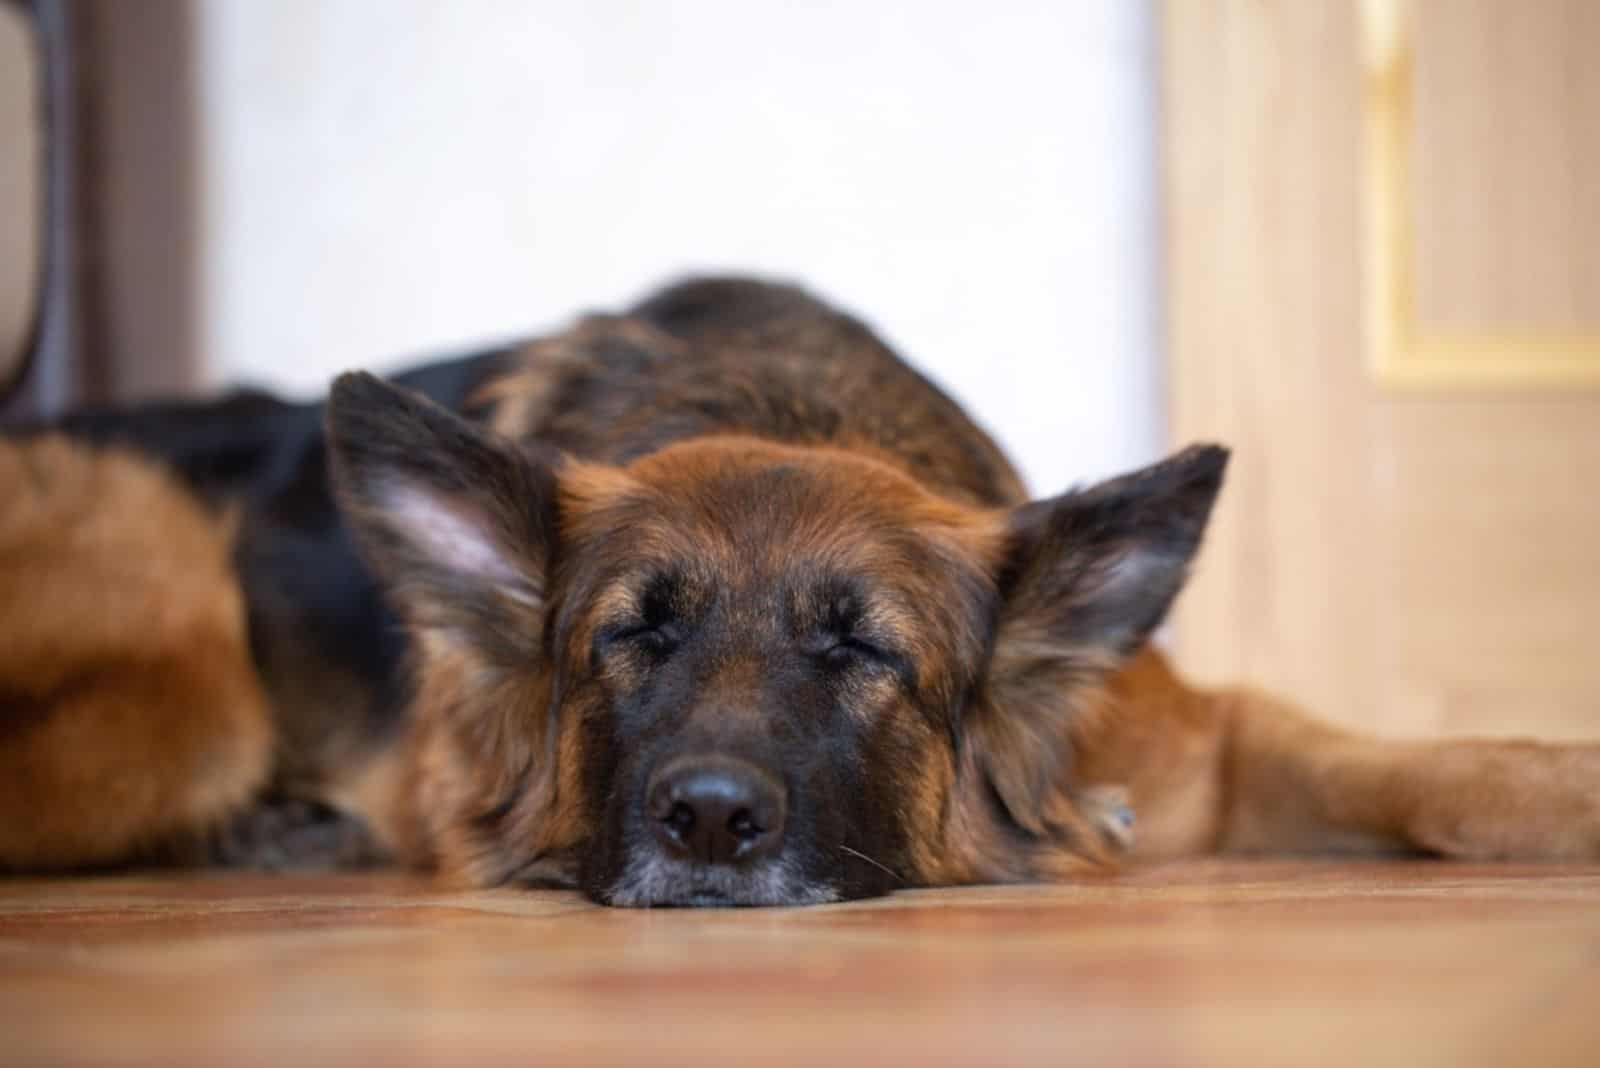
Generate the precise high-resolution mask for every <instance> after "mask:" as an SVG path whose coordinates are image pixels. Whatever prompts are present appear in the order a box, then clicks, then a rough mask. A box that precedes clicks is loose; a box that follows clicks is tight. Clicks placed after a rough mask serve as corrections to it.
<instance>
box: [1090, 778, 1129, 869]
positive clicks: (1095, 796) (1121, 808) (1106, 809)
mask: <svg viewBox="0 0 1600 1068" xmlns="http://www.w3.org/2000/svg"><path fill="white" fill-rule="evenodd" d="M1076 800H1077V802H1078V808H1079V809H1080V810H1081V811H1082V812H1083V814H1084V816H1085V817H1087V818H1088V820H1089V823H1090V825H1091V826H1093V827H1094V829H1095V830H1096V831H1098V832H1100V838H1101V840H1102V841H1104V842H1105V844H1106V845H1107V846H1108V847H1110V848H1111V849H1112V850H1113V851H1115V852H1117V853H1130V852H1132V851H1133V843H1134V829H1135V827H1136V825H1137V822H1138V821H1137V819H1136V818H1135V817H1134V813H1133V804H1132V802H1131V800H1130V798H1129V796H1128V788H1127V787H1126V786H1111V785H1099V786H1089V787H1085V788H1084V789H1082V790H1080V791H1078V793H1077V795H1076Z"/></svg>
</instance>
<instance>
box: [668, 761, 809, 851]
mask: <svg viewBox="0 0 1600 1068" xmlns="http://www.w3.org/2000/svg"><path fill="white" fill-rule="evenodd" d="M645 798H646V800H645V804H646V806H647V808H648V810H649V817H650V823H651V825H652V826H654V828H655V832H656V839H657V840H658V841H659V842H660V843H661V844H662V846H663V847H665V849H666V850H667V852H669V853H674V854H677V855H678V856H682V857H692V858H694V859H696V860H699V861H702V862H704V863H706V864H729V863H732V862H734V861H743V860H753V859H755V858H756V857H760V856H763V855H765V854H767V853H771V852H772V851H773V850H774V849H776V848H777V845H778V842H779V840H781V839H782V838H783V823H784V817H785V816H787V814H788V807H789V806H788V803H787V799H786V798H785V796H784V789H783V784H782V783H781V782H779V781H778V780H777V778H776V777H775V776H773V775H772V774H770V773H769V772H767V771H764V770H763V769H761V768H759V767H757V766H755V765H754V764H751V763H748V762H747V761H743V760H739V759H737V758H736V757H726V756H709V757H702V756H691V757H679V758H678V759H676V760H672V761H670V762H668V763H667V764H666V765H665V766H663V767H661V768H660V769H658V770H657V771H656V773H655V774H654V775H652V776H651V777H650V785H649V788H648V789H647V790H646V791H645Z"/></svg>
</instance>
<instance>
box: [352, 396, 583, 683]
mask: <svg viewBox="0 0 1600 1068" xmlns="http://www.w3.org/2000/svg"><path fill="white" fill-rule="evenodd" d="M327 430H328V441H329V447H330V453H331V458H332V469H333V476H334V485H335V490H336V492H337V495H338V500H339V504H340V507H341V510H342V511H343V512H344V515H345V518H346V520H347V521H348V522H349V524H350V527H351V529H352V531H353V532H354V534H355V537H356V540H357V542H358V544H359V545H360V547H361V550H362V555H363V556H364V557H365V558H366V560H367V562H368V563H369V564H370V565H371V566H372V567H373V568H374V570H375V571H376V572H377V574H378V577H379V580H380V584H381V585H382V586H383V587H384V588H385V590H386V592H387V593H388V595H389V597H390V599H391V600H392V602H393V603H394V604H395V606H396V607H397V608H398V609H399V611H400V612H401V614H402V615H403V616H404V617H405V618H406V621H407V622H408V623H409V624H410V625H411V626H412V627H414V628H419V629H423V630H428V631H434V632H438V633H440V634H441V635H442V636H444V637H447V638H450V639H452V640H458V641H463V642H470V643H471V645H472V647H473V648H474V649H475V650H477V651H478V653H480V654H481V655H484V656H486V657H488V658H490V659H497V660H505V661H507V662H512V663H515V662H519V661H520V662H524V663H525V662H527V660H528V658H529V655H530V653H532V652H534V651H536V650H538V649H539V647H540V639H541V630H542V627H543V621H544V609H545V581H546V575H547V573H548V569H549V565H550V562H551V556H552V554H553V552H554V549H555V538H556V512H555V509H556V476H555V467H556V465H557V464H558V463H559V457H558V456H557V455H556V454H554V453H552V454H550V455H539V454H537V453H535V452H533V451H530V450H528V449H526V448H523V447H521V446H519V445H517V444H514V443H512V442H510V441H507V440H505V439H503V438H499V437H497V436H495V435H493V434H491V433H489V432H488V431H485V430H482V429H480V428H478V427H476V426H474V425H472V424H471V423H469V422H467V421H466V420H464V419H462V418H460V417H459V416H457V415H454V414H452V413H451V412H449V411H446V410H445V409H444V408H441V407H439V406H438V405H437V404H434V403H433V402H432V401H430V400H428V399H427V398H425V397H423V396H421V395H420V394H417V393H413V392H411V391H410V390H406V389H401V388H399V387H396V386H392V385H389V384H388V383H386V382H384V381H382V380H381V379H379V378H376V377H374V376H372V375H369V374H364V373H356V374H346V375H342V376H340V377H339V379H338V380H337V381H336V382H334V384H333V391H332V393H331V394H330V396H329V399H328V412H327Z"/></svg>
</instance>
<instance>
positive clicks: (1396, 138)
mask: <svg viewBox="0 0 1600 1068" xmlns="http://www.w3.org/2000/svg"><path fill="white" fill-rule="evenodd" d="M1360 18H1361V43H1362V64H1363V71H1362V73H1363V77H1364V83H1365V84H1364V88H1365V93H1364V96H1363V100H1362V125H1363V134H1364V138H1365V144H1364V146H1363V147H1364V148H1365V149H1366V152H1365V160H1364V164H1363V166H1364V174H1363V176H1362V177H1363V184H1364V186H1365V193H1366V204H1365V219H1364V223H1363V225H1364V227H1365V233H1364V234H1363V235H1362V236H1363V239H1364V243H1365V244H1364V256H1365V259H1366V268H1367V270H1366V278H1365V281H1364V286H1365V292H1364V294H1363V295H1364V298H1365V302H1366V315H1367V352H1368V358H1369V359H1370V360H1371V366H1372V373H1373V375H1374V377H1376V378H1377V380H1378V381H1379V382H1380V383H1382V384H1384V385H1386V386H1392V387H1396V388H1421V389H1429V388H1468V389H1470V388H1485V389H1487V388H1496V387H1500V388H1530V389H1548V388H1554V387H1570V386H1600V334H1591V335H1567V334H1542V333H1529V334H1504V335H1499V334H1492V335H1464V336H1456V335H1431V334H1429V335H1424V334H1422V333H1421V331H1420V330H1419V328H1418V325H1417V312H1416V233H1415V226H1416V222H1415V218H1416V217H1415V215H1414V214H1413V210H1412V202H1411V198H1412V191H1413V186H1412V175H1411V143H1412V131H1411V122H1412V74H1413V70H1412V61H1413V51H1412V42H1413V40H1414V39H1415V30H1416V10H1415V4H1414V0H1360Z"/></svg>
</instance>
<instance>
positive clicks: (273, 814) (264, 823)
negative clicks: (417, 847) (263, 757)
mask: <svg viewBox="0 0 1600 1068" xmlns="http://www.w3.org/2000/svg"><path fill="white" fill-rule="evenodd" d="M385 859H386V857H385V855H384V852H383V850H382V849H381V848H379V846H378V844H377V842H376V841H375V840H374V839H373V837H372V834H371V832H370V831H369V830H368V828H367V826H366V824H365V823H363V822H362V821H361V820H359V819H357V818H355V817H354V816H350V815H348V814H346V813H343V812H339V811H338V810H336V809H332V808H328V807H327V806H325V805H321V804H317V803H316V802H313V801H303V800H299V799H297V798H274V799H270V800H264V801H259V802H257V803H256V804H254V805H252V806H250V807H249V808H247V809H245V810H244V811H243V812H241V813H239V814H237V815H235V816H234V817H233V818H232V819H230V820H229V821H228V822H227V823H226V824H224V825H223V826H221V827H219V828H218V829H217V830H215V831H214V832H212V834H211V835H210V836H209V837H208V839H207V841H206V843H205V860H206V861H207V862H209V863H210V864H213V865H216V866H219V867H229V868H245V869H254V870H257V871H330V870H336V869H350V868H365V867H372V866H373V865H376V864H380V863H382V862H383V861H384V860H385Z"/></svg>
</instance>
